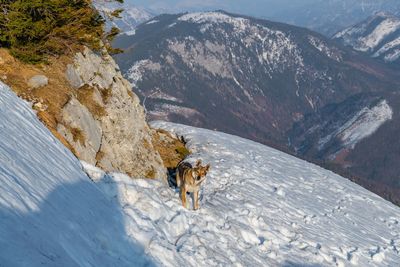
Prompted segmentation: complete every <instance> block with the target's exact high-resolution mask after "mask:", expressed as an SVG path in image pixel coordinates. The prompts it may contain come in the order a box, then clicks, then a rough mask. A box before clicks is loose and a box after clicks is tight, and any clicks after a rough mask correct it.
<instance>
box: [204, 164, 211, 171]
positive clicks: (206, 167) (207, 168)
mask: <svg viewBox="0 0 400 267" xmlns="http://www.w3.org/2000/svg"><path fill="white" fill-rule="evenodd" d="M210 167H211V165H210V164H207V165H206V166H205V170H206V172H208V171H209V170H210Z"/></svg>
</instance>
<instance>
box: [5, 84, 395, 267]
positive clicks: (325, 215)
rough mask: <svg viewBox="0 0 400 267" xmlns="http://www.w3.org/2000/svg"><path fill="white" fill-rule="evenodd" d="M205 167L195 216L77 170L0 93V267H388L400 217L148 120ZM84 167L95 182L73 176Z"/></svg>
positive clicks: (314, 175)
mask: <svg viewBox="0 0 400 267" xmlns="http://www.w3.org/2000/svg"><path fill="white" fill-rule="evenodd" d="M153 126H154V127H158V128H163V129H166V130H169V131H171V132H173V133H175V134H177V135H179V136H181V135H182V136H184V137H185V139H186V140H187V141H188V146H189V148H190V149H191V150H192V151H193V154H192V155H191V157H190V159H189V160H192V161H194V160H196V159H198V158H200V159H202V160H203V162H204V163H211V166H212V167H211V171H210V173H209V175H208V178H207V180H206V182H205V184H204V187H203V189H202V191H201V208H200V210H199V211H192V210H186V209H184V208H183V207H182V206H181V204H180V200H179V198H178V192H177V191H176V190H174V189H172V188H169V187H168V186H167V185H165V184H163V183H162V182H161V181H156V180H133V179H131V178H129V177H127V176H126V175H123V174H105V173H103V172H102V171H101V170H99V169H97V168H95V167H93V166H90V165H88V164H86V163H82V165H83V167H82V165H81V164H80V163H79V161H77V160H76V159H75V158H74V157H73V155H72V154H71V153H70V152H69V151H68V150H67V149H65V148H64V147H63V146H62V145H61V144H60V143H59V142H58V141H57V140H56V139H55V138H54V137H52V135H51V134H50V133H49V131H48V130H47V129H45V127H44V126H42V125H41V124H40V122H39V121H38V120H37V119H36V117H35V115H34V113H33V112H32V111H31V110H30V108H29V106H28V104H26V103H24V102H23V101H21V100H19V99H18V98H17V97H16V96H15V95H14V94H13V93H11V92H10V91H9V90H8V89H7V88H6V87H5V86H3V85H1V84H0V181H1V183H0V221H1V223H0V266H1V267H3V266H7V267H8V266H13V267H14V266H142V265H150V266H151V265H164V266H397V264H398V263H399V262H400V254H399V250H400V223H399V221H400V208H398V207H396V206H394V205H392V204H391V203H389V202H387V201H385V200H383V199H382V198H380V197H378V196H376V195H374V194H372V193H370V192H368V191H367V190H365V189H363V188H361V187H359V186H357V185H355V184H353V183H351V182H350V181H348V180H346V179H344V178H342V177H340V176H338V175H335V174H333V173H331V172H329V171H326V170H324V169H321V168H319V167H317V166H315V165H312V164H309V163H306V162H304V161H302V160H299V159H296V158H294V157H291V156H288V155H286V154H284V153H282V152H279V151H277V150H274V149H271V148H268V147H266V146H263V145H260V144H258V143H255V142H252V141H249V140H245V139H242V138H239V137H235V136H231V135H227V134H223V133H219V132H215V131H209V130H203V129H197V128H192V127H189V126H183V125H177V124H171V123H166V122H155V123H153ZM82 168H84V169H85V170H86V172H87V173H88V174H89V175H90V177H91V178H92V179H93V181H94V182H92V181H90V180H89V178H88V177H87V176H86V175H85V174H84V173H83V172H82V170H81V169H82Z"/></svg>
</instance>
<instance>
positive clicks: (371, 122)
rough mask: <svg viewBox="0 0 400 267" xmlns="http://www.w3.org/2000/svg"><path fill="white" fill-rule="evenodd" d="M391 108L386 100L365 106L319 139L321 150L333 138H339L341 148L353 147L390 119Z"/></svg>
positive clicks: (391, 114)
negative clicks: (371, 105) (372, 105)
mask: <svg viewBox="0 0 400 267" xmlns="http://www.w3.org/2000/svg"><path fill="white" fill-rule="evenodd" d="M392 116H393V110H392V108H391V107H390V106H389V104H388V103H387V101H386V100H382V101H380V102H379V103H378V104H377V105H375V106H374V107H372V108H370V107H365V108H363V109H362V110H360V111H359V112H358V113H357V114H356V115H355V116H354V117H352V118H351V119H350V120H348V121H347V122H346V123H344V124H343V125H342V126H341V127H339V128H338V129H337V130H336V131H335V132H333V133H331V134H329V135H327V136H326V137H324V138H322V139H320V140H319V142H318V145H319V149H320V150H321V149H322V148H323V147H324V146H325V144H327V143H328V142H329V141H331V140H332V139H333V138H339V139H340V140H341V142H342V148H349V149H353V148H354V147H355V145H356V144H357V143H359V142H360V141H361V140H363V139H365V138H367V137H368V136H371V135H372V134H374V133H375V132H376V131H377V130H378V129H379V128H380V127H381V126H382V125H383V124H384V123H385V122H387V121H389V120H391V119H392Z"/></svg>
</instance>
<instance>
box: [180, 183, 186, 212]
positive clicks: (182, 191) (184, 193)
mask: <svg viewBox="0 0 400 267" xmlns="http://www.w3.org/2000/svg"><path fill="white" fill-rule="evenodd" d="M181 199H182V206H184V207H185V208H188V207H187V201H186V190H185V187H184V186H181Z"/></svg>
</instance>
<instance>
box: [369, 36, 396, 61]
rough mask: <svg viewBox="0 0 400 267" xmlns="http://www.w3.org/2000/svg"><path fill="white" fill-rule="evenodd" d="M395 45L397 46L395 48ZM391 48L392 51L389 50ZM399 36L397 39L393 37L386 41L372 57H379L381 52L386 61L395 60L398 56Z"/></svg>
mask: <svg viewBox="0 0 400 267" xmlns="http://www.w3.org/2000/svg"><path fill="white" fill-rule="evenodd" d="M395 47H399V48H397V49H395ZM390 50H392V51H390ZM399 53H400V37H399V38H397V39H394V40H393V41H390V42H388V43H386V44H385V45H384V46H382V47H381V48H380V49H379V50H378V51H376V52H375V53H374V55H373V56H374V57H379V56H381V55H383V54H386V55H385V60H386V61H387V62H392V61H395V60H397V59H398V58H399V57H400V54H399Z"/></svg>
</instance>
